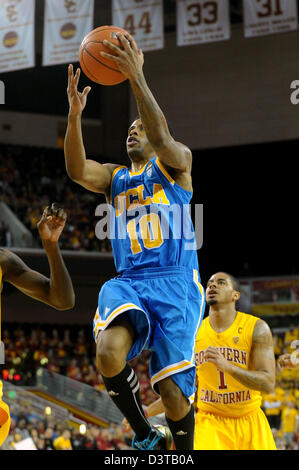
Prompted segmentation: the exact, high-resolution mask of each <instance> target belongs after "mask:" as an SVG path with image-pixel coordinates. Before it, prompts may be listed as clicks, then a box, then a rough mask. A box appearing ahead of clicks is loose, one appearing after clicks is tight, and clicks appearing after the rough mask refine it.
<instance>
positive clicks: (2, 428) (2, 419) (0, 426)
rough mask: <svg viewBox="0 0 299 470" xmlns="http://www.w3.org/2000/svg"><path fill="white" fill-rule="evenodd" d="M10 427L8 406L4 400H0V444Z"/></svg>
mask: <svg viewBox="0 0 299 470" xmlns="http://www.w3.org/2000/svg"><path fill="white" fill-rule="evenodd" d="M9 428H10V414H9V408H8V406H7V404H6V403H4V401H2V400H0V446H2V444H3V442H4V441H5V439H6V438H7V435H8V433H9Z"/></svg>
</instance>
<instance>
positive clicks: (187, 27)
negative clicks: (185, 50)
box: [176, 0, 230, 46]
mask: <svg viewBox="0 0 299 470" xmlns="http://www.w3.org/2000/svg"><path fill="white" fill-rule="evenodd" d="M176 5H177V45H178V46H190V45H191V44H200V43H205V42H214V41H223V40H226V39H230V17H229V3H228V0H214V1H210V2H208V1H205V0H197V1H194V0H177V4H176Z"/></svg>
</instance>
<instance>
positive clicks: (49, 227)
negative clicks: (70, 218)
mask: <svg viewBox="0 0 299 470" xmlns="http://www.w3.org/2000/svg"><path fill="white" fill-rule="evenodd" d="M66 218H67V216H66V213H65V212H64V210H63V209H59V208H57V207H56V205H55V204H52V205H51V207H49V206H48V207H46V209H45V210H44V212H43V215H42V218H41V219H40V221H39V222H38V224H37V228H38V231H39V234H40V237H41V239H42V240H44V241H50V242H58V240H59V237H60V235H61V233H62V230H63V228H64V226H65V222H66Z"/></svg>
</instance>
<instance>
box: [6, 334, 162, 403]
mask: <svg viewBox="0 0 299 470" xmlns="http://www.w3.org/2000/svg"><path fill="white" fill-rule="evenodd" d="M72 331H73V332H72V334H71V332H70V330H69V329H67V328H65V329H64V328H63V329H60V330H59V329H58V328H57V329H51V328H50V327H49V328H48V331H46V330H45V329H43V328H39V327H36V328H32V327H29V328H27V330H26V328H21V327H15V328H11V329H9V328H6V327H5V325H4V326H3V330H2V341H3V342H4V345H5V368H3V370H2V378H3V379H9V380H10V381H11V382H13V383H15V384H19V385H24V386H29V385H34V383H35V372H36V370H37V369H38V368H39V367H45V368H47V370H49V371H51V372H56V373H58V374H62V375H65V376H67V377H69V378H71V379H74V380H78V381H79V382H83V383H86V384H88V385H90V386H92V387H94V388H96V389H97V390H105V387H104V383H103V380H102V377H101V375H100V374H99V373H98V372H97V370H96V366H95V357H96V351H95V342H94V340H93V338H92V336H91V333H90V331H89V330H85V329H84V328H79V327H78V328H77V329H76V332H75V330H74V329H72ZM149 360H150V352H149V351H144V352H143V353H142V355H141V356H140V357H139V358H136V359H134V360H133V361H131V362H130V365H131V366H132V367H133V368H134V370H135V372H136V373H137V375H138V377H139V381H140V394H141V400H142V402H143V403H144V404H145V405H148V404H150V403H151V402H152V401H154V400H155V399H156V398H157V395H156V394H155V392H154V391H153V390H152V387H151V385H150V379H149V369H148V364H149ZM15 378H17V380H16V379H15Z"/></svg>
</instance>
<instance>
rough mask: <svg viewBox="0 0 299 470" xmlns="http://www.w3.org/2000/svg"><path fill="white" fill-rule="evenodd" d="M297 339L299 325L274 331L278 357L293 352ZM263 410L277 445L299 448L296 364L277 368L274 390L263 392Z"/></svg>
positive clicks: (284, 447)
mask: <svg viewBox="0 0 299 470" xmlns="http://www.w3.org/2000/svg"><path fill="white" fill-rule="evenodd" d="M298 340H299V328H295V327H294V325H291V327H290V329H289V330H287V331H286V332H285V333H282V334H273V341H274V353H275V358H276V359H277V358H278V356H280V355H281V354H283V353H290V354H292V353H294V351H295V350H296V345H295V344H294V343H293V342H294V341H298ZM262 407H263V410H264V412H265V414H266V416H267V418H268V421H269V424H270V426H271V429H272V431H273V435H274V438H275V441H276V444H277V446H278V448H281V449H290V450H291V449H297V450H298V449H299V368H294V369H280V368H279V367H277V371H276V386H275V390H274V392H273V393H268V394H264V395H263V403H262Z"/></svg>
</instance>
